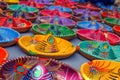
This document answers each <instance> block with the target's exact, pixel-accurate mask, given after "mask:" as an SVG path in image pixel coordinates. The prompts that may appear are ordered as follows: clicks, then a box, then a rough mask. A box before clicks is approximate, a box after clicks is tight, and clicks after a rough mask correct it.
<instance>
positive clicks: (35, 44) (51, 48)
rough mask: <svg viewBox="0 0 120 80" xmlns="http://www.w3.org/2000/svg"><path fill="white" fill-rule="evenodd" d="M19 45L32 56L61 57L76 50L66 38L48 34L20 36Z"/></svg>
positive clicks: (69, 54) (67, 55)
mask: <svg viewBox="0 0 120 80" xmlns="http://www.w3.org/2000/svg"><path fill="white" fill-rule="evenodd" d="M18 44H19V46H20V47H21V48H22V49H23V50H24V51H25V52H26V53H27V54H28V55H32V56H40V57H46V58H55V59H62V58H66V57H69V56H71V55H72V54H74V52H75V51H76V48H75V46H74V45H73V44H72V43H70V42H69V41H67V40H64V39H61V38H57V37H54V36H52V35H50V34H48V35H35V36H22V37H21V38H20V39H19V41H18Z"/></svg>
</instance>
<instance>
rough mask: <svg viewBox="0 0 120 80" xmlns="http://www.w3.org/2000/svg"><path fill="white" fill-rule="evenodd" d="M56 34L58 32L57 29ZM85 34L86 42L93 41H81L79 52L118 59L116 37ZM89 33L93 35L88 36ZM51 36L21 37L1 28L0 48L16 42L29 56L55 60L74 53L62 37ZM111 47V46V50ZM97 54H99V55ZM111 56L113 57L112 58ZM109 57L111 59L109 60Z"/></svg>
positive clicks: (16, 33)
mask: <svg viewBox="0 0 120 80" xmlns="http://www.w3.org/2000/svg"><path fill="white" fill-rule="evenodd" d="M36 27H38V26H35V28H36ZM50 29H51V30H50V31H52V29H56V27H54V26H52V27H51V28H50ZM64 30H65V32H64V33H63V34H66V32H68V31H67V28H64V29H63V31H64ZM80 31H81V32H84V30H82V29H81V30H79V31H78V32H80ZM52 32H53V31H52ZM52 32H51V33H52ZM57 32H59V29H58V31H57ZM87 32H88V33H89V35H88V34H87V37H86V38H87V39H86V40H93V41H91V42H90V41H82V42H81V43H80V45H79V46H80V49H79V50H80V51H82V52H84V53H87V54H88V55H91V56H92V55H94V57H97V58H99V57H98V56H102V57H104V54H105V55H106V56H105V58H106V59H115V60H118V59H119V56H117V55H118V54H119V46H117V45H116V46H113V45H115V44H119V42H120V38H119V37H118V36H116V35H114V34H112V33H109V32H107V33H106V32H105V33H101V31H99V30H98V31H93V32H90V31H89V29H88V30H87ZM43 33H44V32H43ZM73 33H74V32H73ZM90 33H93V34H92V35H90ZM84 34H85V33H84ZM53 35H54V34H53ZM53 35H51V34H50V33H48V34H47V35H34V36H22V37H21V36H20V34H19V33H18V32H17V31H15V30H12V29H10V28H4V27H1V28H0V46H2V47H6V46H10V45H13V44H15V43H16V42H18V44H19V46H20V47H21V48H22V49H23V50H24V51H25V52H27V53H28V54H29V55H39V56H41V57H51V58H57V59H61V58H66V57H69V56H71V55H72V54H73V53H74V52H75V51H76V47H75V46H74V45H73V44H72V43H70V42H69V41H67V40H65V39H62V38H64V35H62V36H57V35H55V36H57V37H55V36H53ZM85 35H86V34H85ZM68 36H69V35H68ZM81 36H82V37H80V36H79V37H80V38H82V39H83V38H85V37H84V36H83V34H82V35H81ZM58 37H62V38H58ZM72 37H73V36H72ZM96 37H97V38H96ZM67 39H68V38H67ZM111 46H113V48H112V47H111ZM104 48H105V49H104ZM77 49H78V47H77ZM86 49H87V50H86ZM95 51H96V52H95ZM98 52H99V53H101V54H99V53H98ZM113 55H114V56H115V57H113ZM111 56H112V57H113V58H111ZM117 57H118V58H117Z"/></svg>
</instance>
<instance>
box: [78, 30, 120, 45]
mask: <svg viewBox="0 0 120 80" xmlns="http://www.w3.org/2000/svg"><path fill="white" fill-rule="evenodd" d="M77 34H78V37H79V38H80V39H82V40H93V41H102V42H103V41H108V42H109V43H110V44H111V45H115V44H118V43H119V42H120V37H119V36H117V35H115V34H113V33H110V32H107V31H101V30H93V29H79V30H78V31H77Z"/></svg>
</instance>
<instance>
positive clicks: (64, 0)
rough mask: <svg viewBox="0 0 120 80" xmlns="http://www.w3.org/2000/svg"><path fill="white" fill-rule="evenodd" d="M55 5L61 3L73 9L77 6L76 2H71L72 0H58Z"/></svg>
mask: <svg viewBox="0 0 120 80" xmlns="http://www.w3.org/2000/svg"><path fill="white" fill-rule="evenodd" d="M55 5H61V6H64V7H68V8H72V9H75V8H76V6H75V5H76V3H75V2H71V1H70V0H56V1H55Z"/></svg>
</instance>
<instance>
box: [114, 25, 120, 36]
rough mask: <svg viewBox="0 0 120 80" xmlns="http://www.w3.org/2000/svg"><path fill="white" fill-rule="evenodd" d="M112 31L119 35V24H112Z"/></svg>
mask: <svg viewBox="0 0 120 80" xmlns="http://www.w3.org/2000/svg"><path fill="white" fill-rule="evenodd" d="M113 31H114V32H115V33H116V34H117V35H119V36H120V26H114V27H113Z"/></svg>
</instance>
